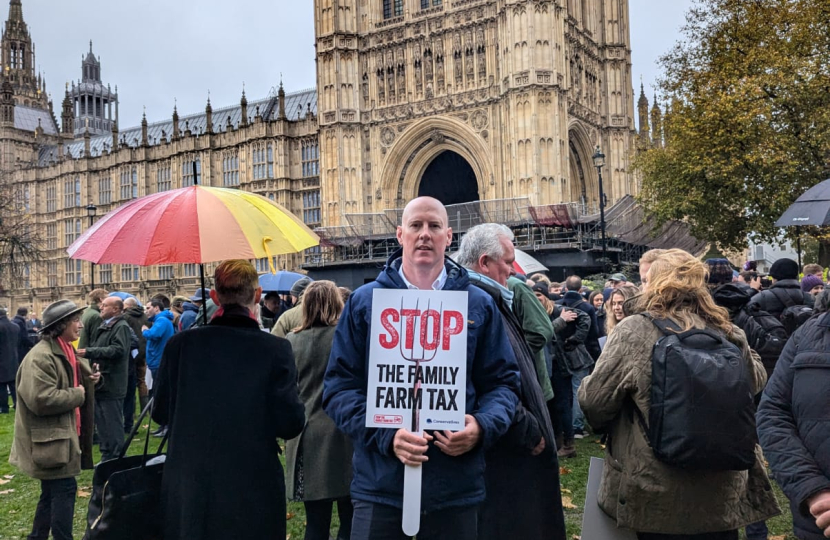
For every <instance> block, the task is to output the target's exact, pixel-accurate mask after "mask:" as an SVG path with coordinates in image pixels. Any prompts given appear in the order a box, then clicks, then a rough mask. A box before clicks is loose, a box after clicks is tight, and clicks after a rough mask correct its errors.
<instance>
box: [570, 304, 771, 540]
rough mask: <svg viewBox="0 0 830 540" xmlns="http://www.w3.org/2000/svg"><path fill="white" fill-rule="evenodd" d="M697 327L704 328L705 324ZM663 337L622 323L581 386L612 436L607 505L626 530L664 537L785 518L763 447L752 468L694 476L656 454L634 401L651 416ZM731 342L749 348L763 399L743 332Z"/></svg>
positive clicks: (582, 397)
mask: <svg viewBox="0 0 830 540" xmlns="http://www.w3.org/2000/svg"><path fill="white" fill-rule="evenodd" d="M695 326H696V327H698V328H704V327H705V325H704V324H703V321H702V320H698V321H697V324H695ZM661 335H662V334H661V333H660V331H659V330H657V328H656V327H655V326H654V325H653V324H652V323H651V321H650V320H648V319H647V318H646V317H641V316H636V315H635V316H630V317H627V318H625V319H623V320H622V321H621V322H620V324H618V325H617V326H616V327H615V328H614V331H613V332H612V333H611V335H610V336H609V337H608V341H607V343H606V344H605V348H604V349H603V351H602V355H601V356H600V357H599V360H597V363H596V366H595V368H594V372H593V374H591V375H589V376H588V377H586V378H585V379H584V380H583V381H582V386H581V387H580V388H579V394H578V397H579V404H580V406H581V407H582V410H583V411H584V413H585V416H586V418H587V420H588V422H589V423H590V424H591V426H592V427H593V428H595V429H598V430H604V431H607V432H609V433H610V437H609V442H608V445H607V447H606V450H605V453H606V461H605V469H604V471H603V476H602V481H601V484H600V488H599V505H600V507H601V508H602V509H603V511H604V512H605V513H606V514H608V515H609V516H611V517H613V518H615V519H616V521H617V525H618V526H619V527H624V528H627V529H633V530H635V531H637V532H651V533H662V534H702V533H709V532H717V531H728V530H734V529H738V528H741V527H744V526H745V525H747V524H749V523H755V522H757V521H762V520H765V519H767V518H770V517H772V516H775V515H778V514H780V513H781V511H780V509H779V507H778V503H777V502H776V500H775V496H774V494H773V492H772V486H771V485H770V481H769V478H768V477H767V473H766V468H765V466H764V458H763V455H762V453H761V447H760V446H756V449H755V453H756V456H757V457H756V460H755V465H754V466H753V467H752V469H750V470H749V471H706V472H701V471H687V470H683V469H679V468H675V467H672V466H670V465H666V464H664V463H662V462H661V461H658V460H657V458H656V457H655V456H654V453H653V452H652V450H651V448H650V446H649V444H648V441H647V440H646V436H645V433H644V431H643V428H642V427H641V426H640V425H639V423H638V422H637V419H636V416H635V415H634V411H633V409H632V406H633V405H632V400H633V403H635V404H636V405H637V407H638V408H639V409H640V411H642V413H643V415H644V416H645V417H646V418H648V417H649V409H650V403H651V351H652V347H653V345H654V344H655V343H656V342H657V340H658V339H659V338H660V336H661ZM732 341H733V342H735V344H736V345H738V346H739V347H741V349H742V350H743V351H744V358H745V360H746V363H747V367H748V368H749V370H750V373H751V374H752V377H753V379H754V380H753V382H754V392H755V393H756V394H757V393H758V392H760V391H761V390H762V389H763V387H764V384H765V383H766V372H765V371H764V366H763V364H761V361H760V359H759V358H758V357H757V355H755V354H753V353H752V352H751V350H750V349H749V346H748V345H747V343H746V338H745V336H744V334H743V332H742V331H741V330H740V329H738V328H737V327H735V331H734V334H733V338H732Z"/></svg>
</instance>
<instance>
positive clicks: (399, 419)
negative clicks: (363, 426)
mask: <svg viewBox="0 0 830 540" xmlns="http://www.w3.org/2000/svg"><path fill="white" fill-rule="evenodd" d="M375 423H377V424H391V425H400V424H403V416H399V415H396V414H376V415H375Z"/></svg>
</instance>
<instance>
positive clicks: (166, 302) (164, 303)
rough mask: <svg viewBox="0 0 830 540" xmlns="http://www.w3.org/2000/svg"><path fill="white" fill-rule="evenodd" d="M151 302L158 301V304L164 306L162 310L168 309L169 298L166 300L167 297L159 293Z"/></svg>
mask: <svg viewBox="0 0 830 540" xmlns="http://www.w3.org/2000/svg"><path fill="white" fill-rule="evenodd" d="M153 300H158V301H159V302H161V303H162V304H163V305H164V309H170V298H168V297H167V296H165V295H163V294H161V293H159V294H156V295H153Z"/></svg>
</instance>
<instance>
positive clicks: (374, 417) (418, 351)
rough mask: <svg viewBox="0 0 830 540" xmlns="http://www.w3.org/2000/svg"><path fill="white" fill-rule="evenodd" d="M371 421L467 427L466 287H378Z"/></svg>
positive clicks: (379, 424)
mask: <svg viewBox="0 0 830 540" xmlns="http://www.w3.org/2000/svg"><path fill="white" fill-rule="evenodd" d="M367 378H368V385H367V388H366V427H373V428H394V429H399V428H406V429H408V430H410V431H412V429H413V407H414V408H417V410H418V411H419V417H418V429H417V431H419V432H420V431H423V430H427V429H428V430H449V431H459V430H461V429H464V414H465V402H466V389H467V292H466V291H421V290H400V289H375V291H374V294H373V296H372V322H371V344H370V347H369V372H368V375H367Z"/></svg>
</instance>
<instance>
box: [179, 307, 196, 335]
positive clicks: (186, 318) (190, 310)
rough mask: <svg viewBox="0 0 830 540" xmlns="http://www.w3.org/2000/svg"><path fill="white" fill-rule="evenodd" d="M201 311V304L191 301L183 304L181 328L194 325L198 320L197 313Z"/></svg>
mask: <svg viewBox="0 0 830 540" xmlns="http://www.w3.org/2000/svg"><path fill="white" fill-rule="evenodd" d="M197 313H199V306H197V305H196V304H193V303H191V302H185V303H184V304H182V316H181V317H179V330H180V331H184V330H187V329H188V328H190V327H191V326H193V323H195V322H196V314H197Z"/></svg>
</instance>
